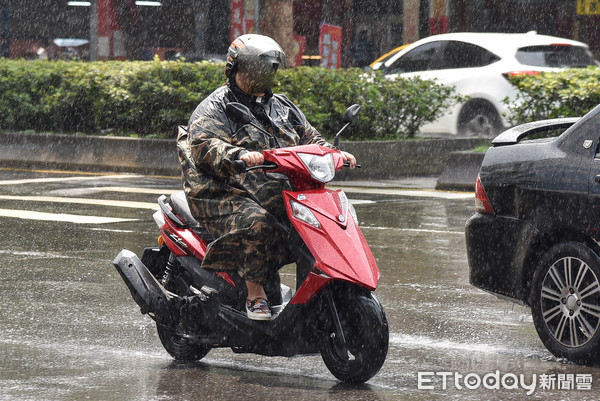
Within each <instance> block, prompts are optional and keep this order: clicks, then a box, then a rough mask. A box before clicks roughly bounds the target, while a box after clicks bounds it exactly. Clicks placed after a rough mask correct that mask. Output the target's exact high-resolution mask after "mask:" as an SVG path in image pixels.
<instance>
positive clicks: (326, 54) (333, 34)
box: [319, 24, 342, 70]
mask: <svg viewBox="0 0 600 401" xmlns="http://www.w3.org/2000/svg"><path fill="white" fill-rule="evenodd" d="M319 54H320V55H321V67H324V68H328V69H332V70H334V69H336V68H340V67H341V66H342V27H341V26H335V25H327V24H322V25H321V34H320V36H319Z"/></svg>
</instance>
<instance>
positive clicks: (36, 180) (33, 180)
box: [0, 174, 144, 185]
mask: <svg viewBox="0 0 600 401" xmlns="http://www.w3.org/2000/svg"><path fill="white" fill-rule="evenodd" d="M141 177H144V176H143V175H136V174H109V175H97V176H86V177H81V176H76V177H52V178H28V179H23V180H4V181H0V185H19V184H38V183H46V182H61V181H91V180H105V179H111V180H115V179H129V178H141Z"/></svg>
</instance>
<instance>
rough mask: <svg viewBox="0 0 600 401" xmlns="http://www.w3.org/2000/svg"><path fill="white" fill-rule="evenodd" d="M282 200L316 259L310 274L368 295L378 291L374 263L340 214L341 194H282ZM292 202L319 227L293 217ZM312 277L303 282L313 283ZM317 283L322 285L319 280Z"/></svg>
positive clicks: (354, 229) (344, 215)
mask: <svg viewBox="0 0 600 401" xmlns="http://www.w3.org/2000/svg"><path fill="white" fill-rule="evenodd" d="M283 198H284V201H285V207H286V211H287V213H288V216H289V220H290V222H291V223H292V225H293V226H294V228H295V229H296V231H297V232H298V234H299V235H300V237H301V238H302V240H303V241H304V243H305V244H306V246H307V248H308V250H309V251H310V253H311V254H312V256H313V257H314V259H315V265H314V268H316V270H315V269H313V273H317V274H319V275H322V276H323V277H324V278H327V279H339V280H344V281H348V282H351V283H354V284H357V285H359V286H361V287H364V288H367V289H369V290H371V291H373V290H375V288H377V282H378V281H379V278H380V276H381V273H380V272H379V268H378V267H377V262H376V261H375V257H374V256H373V253H372V252H371V248H369V245H368V244H367V241H366V239H365V237H364V235H363V233H362V231H361V230H360V228H359V227H358V225H357V224H356V222H355V221H354V219H353V218H352V216H351V214H350V213H349V212H347V211H346V212H344V211H343V210H342V207H341V204H342V203H343V202H342V201H341V200H342V199H345V195H344V194H343V192H342V191H341V190H338V191H332V190H329V189H316V190H309V191H306V192H288V191H285V192H284V193H283ZM292 202H297V203H300V204H302V205H303V206H305V207H307V208H308V209H310V211H311V212H312V213H313V215H314V216H315V217H316V219H317V220H318V222H319V224H318V227H316V226H315V225H313V224H310V223H308V222H306V221H304V220H302V219H300V218H297V217H295V216H294V212H293V208H292ZM313 275H314V274H311V275H309V277H308V278H307V280H306V281H307V282H308V281H311V282H312V281H315V280H314V279H316V277H312V276H313ZM317 281H318V282H319V283H321V281H322V280H317ZM305 284H308V283H306V282H305ZM322 284H324V283H322ZM303 286H304V285H303ZM301 289H302V288H300V289H299V290H298V292H300V291H301Z"/></svg>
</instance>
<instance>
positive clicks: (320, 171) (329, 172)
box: [298, 153, 335, 182]
mask: <svg viewBox="0 0 600 401" xmlns="http://www.w3.org/2000/svg"><path fill="white" fill-rule="evenodd" d="M298 157H300V160H302V163H304V165H305V166H306V168H307V169H308V171H310V175H311V176H312V177H313V178H314V179H315V180H317V181H320V182H329V181H331V180H333V177H334V176H335V167H334V165H333V156H332V155H331V153H327V154H326V155H325V156H319V155H313V154H310V153H298Z"/></svg>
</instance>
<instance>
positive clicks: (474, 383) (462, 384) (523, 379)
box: [417, 370, 592, 395]
mask: <svg viewBox="0 0 600 401" xmlns="http://www.w3.org/2000/svg"><path fill="white" fill-rule="evenodd" d="M450 385H452V386H453V387H454V388H455V389H457V390H464V389H466V390H477V389H480V388H485V389H488V390H523V391H525V394H527V395H532V394H533V393H534V392H535V390H536V389H540V390H588V391H589V390H591V389H592V375H591V374H540V375H538V374H535V373H534V374H531V375H524V374H519V375H517V374H514V373H500V371H499V370H496V371H495V372H490V373H486V374H484V375H483V376H482V375H480V374H477V373H467V374H462V373H458V372H418V373H417V389H419V390H448V388H449V386H450Z"/></svg>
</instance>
